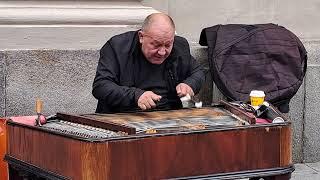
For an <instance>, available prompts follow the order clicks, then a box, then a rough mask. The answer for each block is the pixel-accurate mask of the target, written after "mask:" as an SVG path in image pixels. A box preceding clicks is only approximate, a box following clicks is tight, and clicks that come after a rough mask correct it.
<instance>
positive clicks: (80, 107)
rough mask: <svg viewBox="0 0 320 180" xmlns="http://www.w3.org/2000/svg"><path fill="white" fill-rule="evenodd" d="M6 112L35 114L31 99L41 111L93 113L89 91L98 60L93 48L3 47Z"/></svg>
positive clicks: (9, 114) (92, 99)
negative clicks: (38, 101) (39, 102)
mask: <svg viewBox="0 0 320 180" xmlns="http://www.w3.org/2000/svg"><path fill="white" fill-rule="evenodd" d="M6 53H7V86H6V89H7V90H6V91H7V96H6V97H7V99H6V115H7V116H14V115H31V114H35V100H36V98H41V99H42V100H43V101H44V109H43V113H44V114H46V115H48V114H54V113H56V112H66V113H94V111H95V106H96V101H95V99H94V97H93V96H92V95H91V89H92V82H93V79H94V76H95V70H96V66H97V61H98V52H97V51H96V50H74V51H67V50H20V51H7V52H6Z"/></svg>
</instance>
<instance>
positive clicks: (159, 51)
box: [158, 47, 166, 56]
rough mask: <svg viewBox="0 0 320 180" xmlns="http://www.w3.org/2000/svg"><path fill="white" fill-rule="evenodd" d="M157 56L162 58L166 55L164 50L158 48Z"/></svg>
mask: <svg viewBox="0 0 320 180" xmlns="http://www.w3.org/2000/svg"><path fill="white" fill-rule="evenodd" d="M158 54H159V55H160V56H164V55H165V54H166V49H165V48H164V47H160V48H159V50H158Z"/></svg>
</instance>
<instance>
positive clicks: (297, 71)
mask: <svg viewBox="0 0 320 180" xmlns="http://www.w3.org/2000/svg"><path fill="white" fill-rule="evenodd" d="M199 43H200V45H202V46H208V61H209V67H210V72H211V75H212V78H213V80H214V82H215V84H216V86H217V87H218V88H219V90H220V91H221V92H222V94H224V95H225V96H226V97H227V98H228V99H229V100H233V101H246V102H248V101H249V94H250V92H251V90H263V91H264V92H265V94H266V101H269V102H271V103H272V104H273V105H275V106H276V107H278V108H279V110H280V111H281V112H288V111H289V102H290V99H291V98H292V97H293V96H294V95H295V94H296V92H297V91H298V89H299V87H300V85H301V84H302V81H303V78H304V76H305V73H306V68H307V52H306V50H305V48H304V46H303V44H302V43H301V41H300V40H299V39H298V38H297V36H295V35H294V34H293V33H292V32H290V31H289V30H287V29H286V28H284V27H282V26H278V25H275V24H257V25H243V24H229V25H216V26H212V27H208V28H205V29H203V30H202V32H201V35H200V41H199Z"/></svg>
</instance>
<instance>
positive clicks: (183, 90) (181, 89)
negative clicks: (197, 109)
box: [176, 83, 194, 97]
mask: <svg viewBox="0 0 320 180" xmlns="http://www.w3.org/2000/svg"><path fill="white" fill-rule="evenodd" d="M176 90H177V94H178V96H179V97H183V96H186V95H187V94H189V95H190V96H191V97H192V96H194V92H193V90H192V88H191V87H190V86H189V85H187V84H185V83H180V84H178V85H177V87H176Z"/></svg>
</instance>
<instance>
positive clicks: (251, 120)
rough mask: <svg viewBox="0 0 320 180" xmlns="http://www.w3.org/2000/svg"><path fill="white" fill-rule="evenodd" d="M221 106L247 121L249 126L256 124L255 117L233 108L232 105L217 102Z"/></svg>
mask: <svg viewBox="0 0 320 180" xmlns="http://www.w3.org/2000/svg"><path fill="white" fill-rule="evenodd" d="M219 103H220V104H221V105H223V106H224V108H225V109H226V110H228V111H230V112H231V113H233V114H235V115H237V116H239V117H240V118H242V119H244V120H245V121H247V122H248V123H249V124H256V117H255V116H254V115H253V114H250V113H247V112H245V111H244V110H242V109H240V108H238V107H236V106H233V105H232V104H230V103H228V102H226V101H223V100H221V101H220V102H219Z"/></svg>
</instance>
